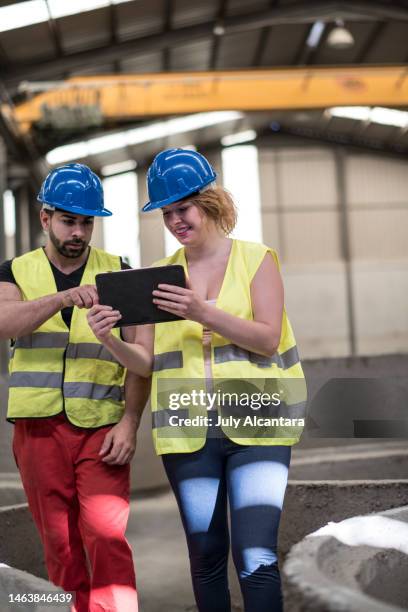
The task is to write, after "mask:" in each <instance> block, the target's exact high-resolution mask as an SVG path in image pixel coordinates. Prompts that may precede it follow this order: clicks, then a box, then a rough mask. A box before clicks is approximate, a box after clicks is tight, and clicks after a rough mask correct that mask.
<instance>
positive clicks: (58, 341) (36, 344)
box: [13, 332, 69, 350]
mask: <svg viewBox="0 0 408 612" xmlns="http://www.w3.org/2000/svg"><path fill="white" fill-rule="evenodd" d="M68 338H69V333H68V332H49V333H45V332H37V333H35V332H34V333H33V334H27V335H26V336H20V338H16V341H15V343H14V346H13V348H14V350H15V349H18V348H23V349H28V348H65V347H66V346H67V343H68Z"/></svg>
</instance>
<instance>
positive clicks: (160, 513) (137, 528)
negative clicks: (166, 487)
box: [127, 491, 243, 612]
mask: <svg viewBox="0 0 408 612" xmlns="http://www.w3.org/2000/svg"><path fill="white" fill-rule="evenodd" d="M127 536H128V539H129V542H130V544H131V546H132V549H133V558H134V560H135V567H136V577H137V587H138V591H139V596H140V610H141V612H163V611H164V610H165V612H193V611H195V610H196V609H197V608H196V606H195V605H194V596H193V591H192V588H191V581H190V570H189V562H188V553H187V546H186V543H185V537H184V532H183V528H182V525H181V521H180V516H179V513H178V509H177V504H176V502H175V499H174V496H173V493H172V492H170V491H163V492H161V493H156V494H155V495H153V496H152V495H150V496H149V497H145V498H139V499H137V500H134V501H132V503H131V510H130V520H129V525H128V531H127ZM230 585H231V597H232V602H233V610H234V612H239V611H241V610H243V608H242V606H241V597H240V593H239V585H238V582H237V580H236V577H235V576H234V570H233V567H230Z"/></svg>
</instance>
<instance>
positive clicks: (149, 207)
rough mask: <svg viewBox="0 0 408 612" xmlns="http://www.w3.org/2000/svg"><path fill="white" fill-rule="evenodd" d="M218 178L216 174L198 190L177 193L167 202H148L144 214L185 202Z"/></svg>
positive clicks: (198, 187) (167, 199)
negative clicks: (181, 201)
mask: <svg viewBox="0 0 408 612" xmlns="http://www.w3.org/2000/svg"><path fill="white" fill-rule="evenodd" d="M216 176H217V175H216V174H214V176H213V177H211V178H210V179H209V180H208V181H207V182H205V183H203V184H201V185H199V186H197V188H194V189H190V190H188V191H186V192H185V193H177V194H174V195H172V196H171V197H170V198H166V199H165V200H160V201H158V202H147V204H145V205H144V206H143V208H142V212H149V211H150V210H156V209H157V208H163V206H168V205H169V204H174V203H175V202H179V201H180V200H184V199H185V198H188V196H193V195H195V194H196V193H199V192H200V190H201V189H202V188H203V187H205V186H206V185H209V184H210V183H212V182H214V181H215V178H216Z"/></svg>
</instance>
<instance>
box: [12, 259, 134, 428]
mask: <svg viewBox="0 0 408 612" xmlns="http://www.w3.org/2000/svg"><path fill="white" fill-rule="evenodd" d="M120 267H121V266H120V258H119V257H117V256H115V255H110V254H108V253H105V252H104V251H101V250H99V249H95V248H91V250H90V253H89V257H88V261H87V264H86V266H85V270H84V274H83V276H82V280H81V285H93V284H95V275H96V274H98V273H100V272H108V271H110V270H112V271H114V270H120ZM12 271H13V275H14V278H15V280H16V283H17V285H18V287H19V289H20V291H21V294H22V296H23V300H35V299H38V298H40V297H43V296H45V295H51V294H55V293H56V292H57V287H56V284H55V280H54V275H53V273H52V269H51V266H50V263H49V261H48V258H47V256H46V254H45V252H44V250H43V249H42V248H40V249H36V250H35V251H31V252H29V253H26V254H25V255H22V256H21V257H17V258H15V259H14V260H13V262H12ZM87 312H88V311H87V309H86V308H82V309H80V308H77V307H74V309H73V314H72V320H71V327H70V329H68V327H67V326H66V324H65V322H64V320H63V318H62V316H61V312H60V311H59V312H57V313H56V314H55V315H54V316H52V317H51V318H50V319H48V320H47V321H45V322H44V323H43V324H42V325H41V326H40V327H38V329H36V330H35V331H34V332H33V333H31V334H28V335H26V336H21V337H19V338H17V339H16V341H15V344H14V348H13V353H12V357H11V359H10V365H9V371H10V379H9V403H8V412H7V418H8V419H10V420H14V419H18V418H22V417H37V418H38V417H49V416H53V415H56V414H59V413H60V412H62V411H64V410H65V413H66V415H67V418H68V419H69V421H70V422H71V423H73V424H74V425H77V426H79V427H102V426H103V425H108V424H111V423H117V422H118V421H119V420H120V418H121V416H122V414H123V411H124V401H123V397H124V392H123V384H124V373H125V371H124V368H123V367H122V366H121V365H120V364H119V363H118V362H117V360H116V359H115V358H114V357H113V356H112V355H111V354H110V353H109V351H108V350H107V349H106V348H105V347H104V346H103V345H102V344H101V343H100V342H99V341H98V340H97V339H96V338H95V336H94V334H93V333H92V331H91V329H90V327H89V325H88V322H87V319H86V315H87ZM113 333H114V334H115V335H116V336H119V333H120V332H119V330H118V329H114V330H113Z"/></svg>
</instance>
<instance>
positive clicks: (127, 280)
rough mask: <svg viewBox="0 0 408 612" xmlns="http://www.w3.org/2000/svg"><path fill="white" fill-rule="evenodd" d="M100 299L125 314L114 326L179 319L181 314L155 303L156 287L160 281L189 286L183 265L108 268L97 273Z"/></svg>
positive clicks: (96, 279) (100, 301)
mask: <svg viewBox="0 0 408 612" xmlns="http://www.w3.org/2000/svg"><path fill="white" fill-rule="evenodd" d="M95 281H96V288H97V291H98V295H99V303H100V304H106V305H107V306H112V308H113V309H114V310H119V312H120V313H121V315H122V318H121V319H120V320H119V321H118V323H116V325H115V327H125V326H126V325H144V324H146V323H163V322H165V321H179V320H180V319H182V317H179V316H177V315H174V314H171V313H170V312H166V311H165V310H160V309H159V308H157V306H156V305H155V304H153V301H152V300H153V297H154V296H153V295H152V291H153V289H157V286H158V285H159V283H166V284H168V285H178V286H179V287H185V286H186V279H185V274H184V268H183V266H178V265H177V266H176V265H174V266H159V267H157V268H154V267H153V268H140V269H138V270H121V271H120V272H105V273H103V274H97V275H96V277H95Z"/></svg>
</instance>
